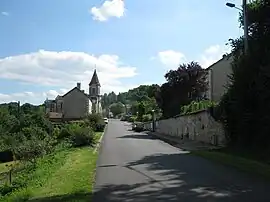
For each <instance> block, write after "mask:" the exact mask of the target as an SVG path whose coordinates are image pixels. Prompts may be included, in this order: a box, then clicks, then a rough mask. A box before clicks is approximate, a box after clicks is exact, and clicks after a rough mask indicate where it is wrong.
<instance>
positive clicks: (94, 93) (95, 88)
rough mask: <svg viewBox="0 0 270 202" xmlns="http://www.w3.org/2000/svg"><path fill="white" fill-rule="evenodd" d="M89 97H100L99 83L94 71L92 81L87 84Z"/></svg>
mask: <svg viewBox="0 0 270 202" xmlns="http://www.w3.org/2000/svg"><path fill="white" fill-rule="evenodd" d="M89 96H90V97H92V98H93V97H95V98H97V97H99V96H100V83H99V80H98V76H97V71H96V70H95V71H94V73H93V76H92V79H91V81H90V83H89Z"/></svg>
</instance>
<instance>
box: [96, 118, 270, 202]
mask: <svg viewBox="0 0 270 202" xmlns="http://www.w3.org/2000/svg"><path fill="white" fill-rule="evenodd" d="M130 128H131V126H130V125H129V124H127V123H123V122H120V121H118V120H110V121H109V124H108V129H107V132H106V134H105V135H104V137H103V140H102V145H101V148H100V153H99V159H98V162H97V173H96V184H95V187H94V196H93V201H94V202H120V201H121V202H124V201H125V202H131V201H132V202H133V201H134V202H155V201H160V202H161V201H164V202H172V201H183V202H216V201H217V202H221V201H222V202H223V201H230V202H249V201H250V202H267V201H270V184H269V182H266V181H264V180H263V179H259V178H258V177H255V176H251V175H248V174H246V173H241V172H240V171H238V170H236V169H234V168H231V167H226V166H223V165H220V164H217V163H214V162H211V161H209V160H206V159H204V158H201V157H198V156H193V155H190V154H189V153H188V152H186V151H183V150H181V149H178V148H175V147H173V146H171V145H169V144H167V143H165V142H162V141H161V140H158V139H156V138H154V137H151V136H149V135H147V134H140V133H134V132H132V131H130V130H129V129H130Z"/></svg>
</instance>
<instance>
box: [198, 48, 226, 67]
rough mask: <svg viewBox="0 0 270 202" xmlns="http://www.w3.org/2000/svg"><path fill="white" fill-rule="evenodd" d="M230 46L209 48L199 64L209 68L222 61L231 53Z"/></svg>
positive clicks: (202, 55) (200, 58)
mask: <svg viewBox="0 0 270 202" xmlns="http://www.w3.org/2000/svg"><path fill="white" fill-rule="evenodd" d="M230 51H231V48H230V47H229V46H220V45H213V46H210V47H208V48H207V49H206V50H205V51H204V52H203V53H202V54H201V56H200V57H199V63H200V64H201V66H202V67H203V68H207V67H209V66H210V65H212V64H213V63H215V62H216V61H218V60H220V59H221V58H222V56H223V55H224V54H225V53H230Z"/></svg>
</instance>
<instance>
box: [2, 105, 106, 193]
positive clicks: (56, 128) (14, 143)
mask: <svg viewBox="0 0 270 202" xmlns="http://www.w3.org/2000/svg"><path fill="white" fill-rule="evenodd" d="M104 126H105V124H104V121H103V119H102V117H101V116H100V115H98V114H92V115H90V116H88V117H87V119H86V120H85V121H81V122H77V123H60V124H57V125H53V124H52V123H51V122H50V121H49V120H48V119H47V118H46V117H45V113H44V111H42V108H41V107H40V106H33V105H30V104H24V105H22V106H19V105H18V103H10V104H2V105H0V161H1V160H3V161H4V162H6V161H12V160H20V161H19V162H20V166H19V167H17V164H16V166H15V167H14V168H13V167H12V168H10V169H11V170H10V172H11V173H12V181H11V184H4V185H1V186H0V196H1V194H2V195H5V194H9V193H10V192H16V190H17V189H18V188H22V187H24V186H26V183H27V181H29V180H31V179H30V178H32V177H33V176H32V174H33V172H35V171H36V169H37V167H38V164H39V161H40V159H43V158H47V157H48V156H50V155H53V154H54V153H55V152H56V151H61V150H63V149H65V148H70V147H82V146H92V145H94V143H95V133H94V130H96V131H103V130H104Z"/></svg>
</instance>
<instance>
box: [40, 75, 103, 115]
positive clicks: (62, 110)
mask: <svg viewBox="0 0 270 202" xmlns="http://www.w3.org/2000/svg"><path fill="white" fill-rule="evenodd" d="M100 87H101V85H100V82H99V79H98V76H97V72H96V70H95V71H94V74H93V76H92V79H91V81H90V83H89V93H88V94H87V93H85V92H84V90H82V89H81V83H77V86H76V87H74V88H72V89H71V90H70V91H68V92H67V93H66V94H64V95H62V96H60V95H58V96H57V97H56V98H55V99H54V100H48V99H47V100H46V101H45V103H44V104H45V110H46V113H47V114H48V116H49V118H50V119H58V120H59V119H63V120H77V119H82V118H84V117H86V116H87V115H88V114H91V113H102V108H101V95H100Z"/></svg>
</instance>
